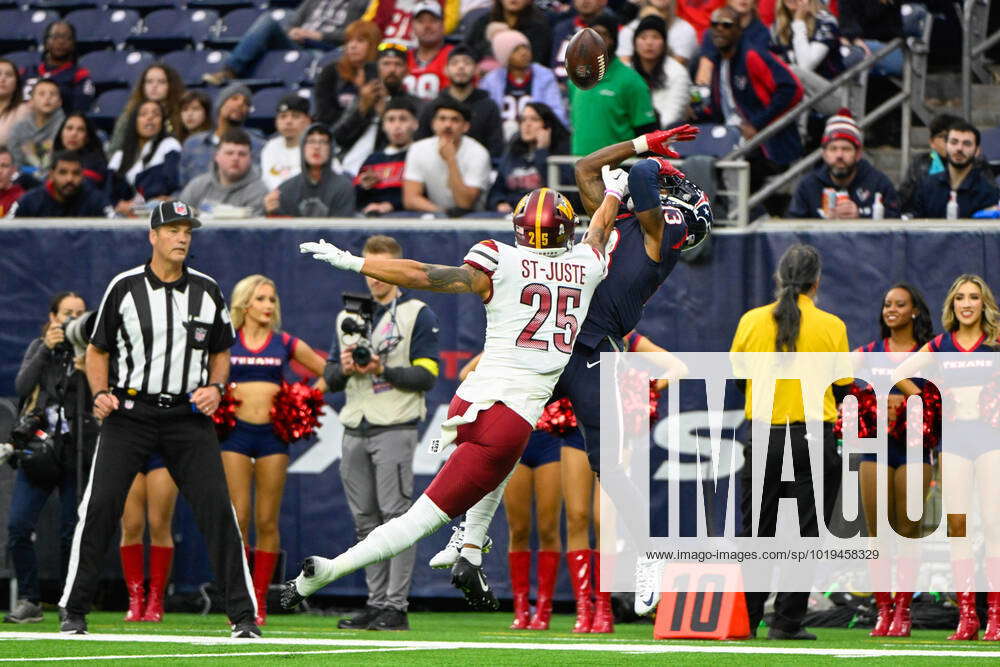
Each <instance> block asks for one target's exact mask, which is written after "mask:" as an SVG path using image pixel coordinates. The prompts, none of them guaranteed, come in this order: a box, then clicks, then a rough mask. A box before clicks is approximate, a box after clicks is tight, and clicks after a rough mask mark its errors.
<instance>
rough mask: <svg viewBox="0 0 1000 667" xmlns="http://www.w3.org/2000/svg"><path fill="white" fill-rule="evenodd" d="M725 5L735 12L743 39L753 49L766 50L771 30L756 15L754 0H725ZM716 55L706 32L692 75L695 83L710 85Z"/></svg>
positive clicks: (717, 50)
mask: <svg viewBox="0 0 1000 667" xmlns="http://www.w3.org/2000/svg"><path fill="white" fill-rule="evenodd" d="M725 6H726V7H729V8H730V9H732V10H733V11H734V12H735V13H736V16H737V21H738V22H739V25H740V31H741V33H742V35H743V39H744V41H745V42H746V43H747V44H748V45H749V46H750V47H752V48H753V49H754V50H755V51H767V50H768V48H769V47H770V45H771V32H770V31H769V30H768V29H767V26H766V25H764V22H763V21H761V20H760V17H759V16H758V15H757V3H756V0H726V4H725ZM718 55H719V47H718V46H716V45H715V41H714V40H713V39H712V34H711V32H708V33H706V34H705V36H704V37H702V40H701V57H700V58H699V59H698V71H697V73H696V74H695V75H694V82H695V83H696V84H698V85H699V86H709V85H711V83H712V71H713V68H714V67H715V65H716V63H717V62H718Z"/></svg>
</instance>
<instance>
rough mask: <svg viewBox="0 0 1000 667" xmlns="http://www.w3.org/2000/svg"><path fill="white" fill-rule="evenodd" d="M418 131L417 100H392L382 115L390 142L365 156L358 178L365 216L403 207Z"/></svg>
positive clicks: (383, 130)
mask: <svg viewBox="0 0 1000 667" xmlns="http://www.w3.org/2000/svg"><path fill="white" fill-rule="evenodd" d="M457 48H462V47H461V46H459V47H457ZM416 131H417V109H416V107H415V106H414V105H413V103H412V102H410V100H408V99H406V98H403V97H396V98H393V99H391V100H389V103H388V104H386V105H385V112H384V113H383V114H382V134H384V135H385V138H386V141H387V142H388V143H387V145H386V147H385V148H383V149H382V150H378V151H375V152H374V153H372V154H371V155H369V156H368V157H367V158H366V159H365V161H364V163H362V165H361V169H359V170H358V175H357V177H355V179H354V188H355V192H356V195H357V207H358V208H359V209H360V210H361V212H362V213H363V214H364V215H385V214H386V213H392V212H393V211H402V210H403V169H404V167H405V166H406V153H407V151H408V150H409V148H410V145H411V144H412V143H413V137H414V134H415V133H416Z"/></svg>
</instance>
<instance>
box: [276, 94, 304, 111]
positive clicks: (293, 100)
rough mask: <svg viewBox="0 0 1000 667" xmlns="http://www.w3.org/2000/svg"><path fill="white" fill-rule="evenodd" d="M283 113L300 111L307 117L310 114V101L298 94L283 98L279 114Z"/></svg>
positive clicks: (279, 103)
mask: <svg viewBox="0 0 1000 667" xmlns="http://www.w3.org/2000/svg"><path fill="white" fill-rule="evenodd" d="M283 111H299V112H302V113H304V114H306V115H308V114H309V100H307V99H306V98H304V97H302V96H301V95H299V94H297V93H289V94H288V95H285V96H284V97H282V98H281V101H279V102H278V110H277V112H278V113H281V112H283Z"/></svg>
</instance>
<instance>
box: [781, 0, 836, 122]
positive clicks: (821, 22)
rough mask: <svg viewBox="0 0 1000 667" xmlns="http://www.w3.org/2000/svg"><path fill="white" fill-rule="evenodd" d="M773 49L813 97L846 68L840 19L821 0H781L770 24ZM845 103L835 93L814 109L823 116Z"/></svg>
mask: <svg viewBox="0 0 1000 667" xmlns="http://www.w3.org/2000/svg"><path fill="white" fill-rule="evenodd" d="M771 51H773V52H774V53H776V54H777V55H778V56H779V57H781V59H782V60H784V61H785V62H786V63H788V65H789V68H790V69H791V70H792V73H793V74H794V75H795V76H796V77H798V79H799V82H801V83H802V87H803V88H804V89H805V92H806V94H807V95H810V96H811V95H814V94H816V93H818V92H819V91H820V90H822V89H823V88H824V87H826V86H827V85H828V84H829V83H830V79H833V78H836V77H837V75H838V74H840V73H841V72H843V71H844V59H843V58H842V57H841V55H840V28H839V27H838V26H837V19H836V18H835V17H834V16H833V15H832V14H830V13H829V12H828V11H826V9H825V5H824V4H823V3H822V2H821V1H820V0H780V1H779V2H778V4H777V8H776V15H775V19H774V25H773V26H771ZM842 103H843V99H838V96H837V95H836V94H832V95H827V96H826V97H825V98H823V99H822V100H821V101H820V102H819V104H817V106H816V107H814V108H815V109H816V111H818V112H819V113H821V114H823V115H824V116H832V115H833V114H835V113H837V107H838V106H839V105H841V104H842Z"/></svg>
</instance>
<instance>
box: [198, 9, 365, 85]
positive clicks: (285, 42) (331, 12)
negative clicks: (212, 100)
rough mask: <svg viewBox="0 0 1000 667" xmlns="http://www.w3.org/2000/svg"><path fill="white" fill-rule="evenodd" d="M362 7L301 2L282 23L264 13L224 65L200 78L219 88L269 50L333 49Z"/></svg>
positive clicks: (243, 71)
mask: <svg viewBox="0 0 1000 667" xmlns="http://www.w3.org/2000/svg"><path fill="white" fill-rule="evenodd" d="M365 4H366V0H304V1H303V3H302V4H301V5H299V8H298V9H297V10H295V12H294V13H290V14H289V15H288V16H287V17H286V18H285V20H284V22H282V23H279V22H278V21H276V20H275V18H274V17H273V16H272V15H271V12H264V13H263V14H261V15H260V17H259V18H258V19H257V20H256V21H254V23H253V25H252V26H250V29H249V30H247V31H246V33H244V35H243V37H241V38H240V41H239V43H237V44H236V48H234V49H233V50H232V52H231V53H230V54H229V57H228V58H226V63H225V66H224V67H223V68H222V69H221V70H219V71H218V72H212V73H210V74H206V75H205V76H204V77H203V78H204V80H205V83H207V84H209V85H211V86H221V85H223V84H224V83H226V82H227V81H229V80H230V79H237V78H240V77H244V76H246V75H247V74H249V73H250V71H251V70H252V69H253V67H254V65H256V64H257V62H258V61H259V60H260V59H261V58H263V57H264V55H265V54H266V53H267V52H268V51H273V50H279V49H280V50H291V49H300V48H304V49H314V50H315V49H319V50H321V51H329V50H330V49H333V48H336V47H338V46H340V45H341V43H342V42H343V41H344V30H345V28H346V27H347V26H348V24H350V23H351V22H352V21H354V20H356V19H358V18H361V13H362V12H364V11H365Z"/></svg>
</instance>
